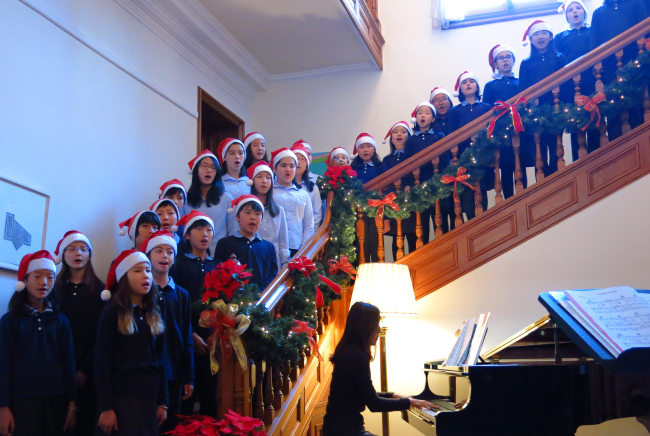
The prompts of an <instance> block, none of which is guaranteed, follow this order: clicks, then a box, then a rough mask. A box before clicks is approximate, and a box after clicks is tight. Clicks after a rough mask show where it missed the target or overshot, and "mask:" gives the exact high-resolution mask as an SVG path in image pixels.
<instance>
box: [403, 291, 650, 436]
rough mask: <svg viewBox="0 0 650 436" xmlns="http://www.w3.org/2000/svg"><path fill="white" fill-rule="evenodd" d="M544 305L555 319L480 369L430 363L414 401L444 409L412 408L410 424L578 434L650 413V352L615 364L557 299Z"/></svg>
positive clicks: (529, 330) (447, 434)
mask: <svg viewBox="0 0 650 436" xmlns="http://www.w3.org/2000/svg"><path fill="white" fill-rule="evenodd" d="M540 302H541V303H542V304H543V305H544V306H545V307H546V308H547V309H548V310H549V313H550V315H546V316H544V317H543V318H541V319H540V320H538V321H537V322H535V323H533V324H532V325H530V326H528V327H526V328H525V329H524V330H522V331H520V332H518V333H517V334H515V335H514V336H512V337H511V338H509V339H507V340H506V341H504V342H503V343H501V344H499V345H498V346H496V347H495V348H493V349H492V350H490V351H488V352H486V353H483V354H482V355H481V358H480V359H479V364H478V365H473V366H463V367H454V366H443V365H442V362H427V363H425V364H424V374H425V380H426V381H425V387H424V391H423V392H422V393H421V394H420V395H418V396H416V397H415V398H419V399H425V400H429V401H432V402H433V403H435V404H437V405H438V406H439V407H440V409H438V410H433V411H427V410H418V409H411V410H408V411H404V412H402V417H403V419H404V420H405V421H406V422H408V423H409V424H410V425H411V426H413V427H415V428H416V429H417V430H419V431H420V432H421V433H423V434H425V435H431V436H434V435H435V436H478V435H480V436H497V435H498V436H511V435H512V436H515V435H517V436H537V435H539V436H542V435H544V436H573V435H575V433H576V431H577V429H578V427H580V426H581V425H593V424H600V423H602V422H604V421H607V420H611V419H616V418H624V417H641V416H646V417H647V416H648V415H650V348H633V349H630V350H627V351H625V352H623V353H622V354H621V355H620V356H619V357H618V358H614V357H613V356H611V355H610V354H609V353H608V352H607V351H606V350H604V349H603V348H602V347H599V346H598V344H595V343H594V340H593V337H591V335H590V334H589V333H588V332H586V331H585V330H584V329H582V327H581V326H580V325H579V324H578V323H576V322H575V320H573V318H572V317H571V316H570V315H569V314H568V313H566V312H565V311H564V309H562V307H561V306H559V305H558V304H557V302H555V300H554V299H553V298H552V297H549V296H548V295H547V294H541V295H540ZM431 386H436V388H434V389H432V388H431ZM436 389H438V394H435V393H434V392H433V391H434V390H436ZM621 436H622V435H621Z"/></svg>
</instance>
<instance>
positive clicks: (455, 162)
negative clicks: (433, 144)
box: [449, 145, 458, 165]
mask: <svg viewBox="0 0 650 436" xmlns="http://www.w3.org/2000/svg"><path fill="white" fill-rule="evenodd" d="M449 151H451V164H452V165H458V146H457V145H456V146H454V147H451V150H449Z"/></svg>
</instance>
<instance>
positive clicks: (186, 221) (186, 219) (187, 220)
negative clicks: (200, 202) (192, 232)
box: [176, 210, 214, 236]
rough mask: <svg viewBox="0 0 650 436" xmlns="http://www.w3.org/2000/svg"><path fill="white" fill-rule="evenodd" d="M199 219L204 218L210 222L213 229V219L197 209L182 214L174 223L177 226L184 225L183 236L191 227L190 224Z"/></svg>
mask: <svg viewBox="0 0 650 436" xmlns="http://www.w3.org/2000/svg"><path fill="white" fill-rule="evenodd" d="M199 220H205V221H207V222H208V224H210V226H211V227H212V230H213V231H214V221H212V218H210V217H209V216H207V215H206V214H204V213H202V212H199V211H198V210H193V211H192V212H190V213H188V214H187V215H184V216H183V217H182V218H181V219H179V220H178V222H177V223H176V225H177V226H179V227H180V226H185V229H184V233H183V236H185V233H187V231H188V230H189V229H190V227H192V224H194V223H195V222H197V221H199Z"/></svg>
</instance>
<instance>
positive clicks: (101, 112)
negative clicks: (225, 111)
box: [0, 0, 249, 314]
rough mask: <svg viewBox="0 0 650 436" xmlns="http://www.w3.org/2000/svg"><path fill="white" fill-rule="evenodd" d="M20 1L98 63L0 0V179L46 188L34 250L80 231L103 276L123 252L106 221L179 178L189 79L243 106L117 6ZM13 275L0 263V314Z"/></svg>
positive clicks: (188, 136)
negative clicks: (42, 241) (45, 209)
mask: <svg viewBox="0 0 650 436" xmlns="http://www.w3.org/2000/svg"><path fill="white" fill-rule="evenodd" d="M29 3H30V4H31V5H33V6H35V7H38V8H41V9H40V10H41V11H42V12H43V14H45V15H47V16H49V17H50V18H51V19H52V20H54V21H56V22H57V23H59V24H60V25H61V26H62V27H64V28H65V29H67V30H68V31H71V32H72V33H74V34H76V35H79V36H80V37H81V38H82V39H83V41H84V42H85V43H86V44H88V45H90V46H92V47H94V48H95V49H96V50H98V51H100V52H101V53H102V54H103V55H105V56H106V57H108V59H106V58H104V57H102V56H100V55H99V54H97V53H96V52H95V51H93V50H91V49H90V48H89V47H88V46H86V45H84V44H82V43H81V42H80V41H78V40H77V39H75V38H73V37H72V36H71V35H70V34H68V33H66V32H65V31H64V30H62V28H60V27H57V26H56V25H55V24H53V23H52V21H50V20H48V19H46V18H45V17H44V16H43V15H42V14H39V13H37V12H36V11H35V10H34V9H32V8H30V7H28V6H27V5H26V4H24V3H22V2H19V1H17V0H10V1H4V2H2V3H1V4H0V53H2V54H1V56H2V62H1V65H2V67H0V96H1V101H2V104H1V105H0V150H1V154H0V156H1V157H0V176H2V177H5V178H9V179H12V180H14V181H16V182H19V183H22V184H25V185H28V186H30V187H32V188H34V189H37V190H40V191H43V192H44V193H46V194H48V195H50V196H51V200H50V211H49V221H48V228H47V241H46V248H47V249H49V250H54V248H55V247H56V244H57V242H58V241H59V239H60V238H61V237H62V236H63V234H64V233H65V232H66V231H68V230H71V229H76V230H80V231H82V232H84V233H86V234H88V236H89V237H90V239H91V241H92V243H93V247H94V249H95V250H94V251H95V262H94V263H95V267H96V270H97V271H98V274H99V276H100V277H101V278H105V277H106V273H107V270H108V265H109V263H110V261H111V260H112V259H113V258H114V257H115V256H116V254H117V252H118V250H122V249H126V248H130V242H131V241H130V240H128V238H127V237H124V238H118V236H117V232H118V229H117V223H118V222H120V221H122V220H125V219H126V218H128V217H130V216H132V215H133V214H134V213H136V212H137V211H139V210H143V209H145V208H148V207H149V206H150V205H151V203H153V202H154V200H156V199H157V196H156V195H155V194H156V191H157V190H158V187H159V186H160V185H161V184H162V182H164V181H166V180H169V179H171V178H179V179H181V180H182V181H184V182H188V183H189V181H190V178H189V175H188V174H187V161H188V160H190V159H191V158H192V157H193V156H194V155H195V153H196V123H197V120H196V118H195V117H196V108H197V86H201V87H202V88H203V89H205V90H207V91H208V92H209V93H210V94H211V95H212V96H214V97H215V98H216V99H217V100H219V101H221V102H222V103H224V104H225V105H226V106H228V107H229V108H230V109H231V110H233V111H234V112H235V113H237V115H238V116H240V117H241V118H243V119H244V120H248V116H249V114H248V112H247V110H246V108H244V107H242V106H241V105H240V104H239V103H237V102H236V101H235V100H234V99H233V98H232V97H231V96H230V95H229V94H228V93H226V92H224V91H223V90H222V89H221V88H219V86H218V85H217V84H216V83H215V82H213V81H212V79H211V78H209V77H206V76H205V75H203V74H202V73H200V72H199V71H198V70H196V69H195V68H194V66H192V65H191V64H190V63H189V62H187V61H186V60H185V59H184V58H182V57H181V56H180V55H179V54H178V53H176V52H175V51H173V50H172V49H171V48H170V47H169V46H168V45H167V44H165V43H164V42H163V41H162V40H160V39H159V38H158V37H156V36H155V35H154V34H153V33H151V32H150V31H149V30H148V29H147V28H146V27H144V26H143V25H142V24H141V23H139V22H138V21H137V20H135V19H134V18H133V17H132V16H131V15H129V13H127V12H126V11H125V10H124V9H122V8H121V7H120V6H119V5H117V3H115V2H113V1H87V0H59V1H57V2H52V1H49V0H47V1H45V0H29ZM109 60H110V61H109ZM116 64H117V65H118V66H119V67H118V66H116ZM125 70H126V71H129V72H130V73H132V74H133V75H135V76H137V77H138V78H139V79H140V80H142V81H144V82H146V84H147V86H145V85H144V84H143V83H142V82H141V81H138V80H136V79H135V78H134V77H133V76H131V75H129V74H127V73H126V72H125ZM150 87H152V88H154V89H156V90H157V91H158V92H154V91H153V90H152V89H151V88H150ZM163 96H164V97H163ZM192 114H194V115H192ZM3 219H4V218H3ZM3 222H4V221H3ZM125 239H126V240H125ZM5 242H7V241H5ZM14 282H15V273H13V272H11V271H7V270H0V314H2V313H4V311H5V310H6V307H7V302H8V300H9V298H10V296H11V293H12V292H13V283H14Z"/></svg>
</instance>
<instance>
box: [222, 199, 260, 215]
mask: <svg viewBox="0 0 650 436" xmlns="http://www.w3.org/2000/svg"><path fill="white" fill-rule="evenodd" d="M251 202H255V203H257V204H259V205H260V207H261V208H262V211H263V210H264V204H263V203H262V200H260V199H259V198H257V197H256V196H254V195H251V194H247V195H242V196H241V197H237V198H236V199H234V200H233V201H232V203H231V204H230V209H228V213H233V212H235V215H237V214H238V213H239V210H240V209H241V208H242V207H244V206H245V205H246V203H251ZM262 214H264V212H262Z"/></svg>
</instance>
